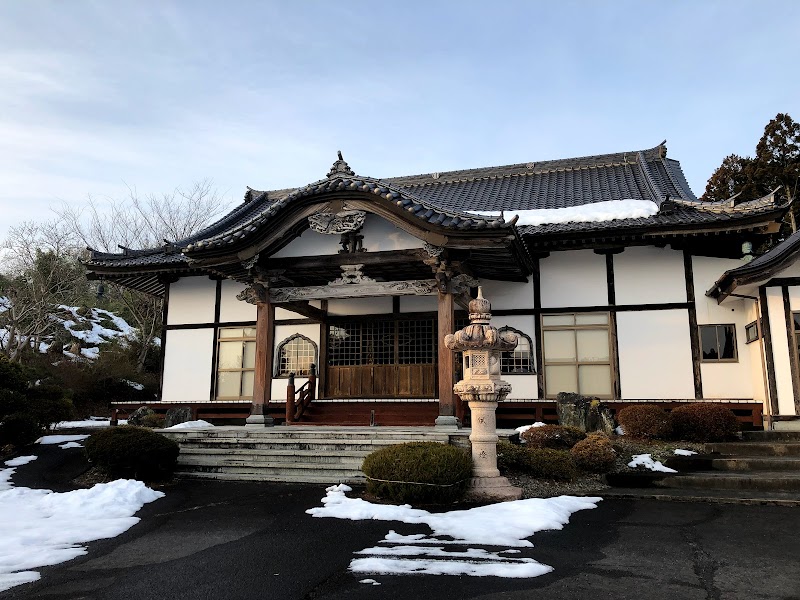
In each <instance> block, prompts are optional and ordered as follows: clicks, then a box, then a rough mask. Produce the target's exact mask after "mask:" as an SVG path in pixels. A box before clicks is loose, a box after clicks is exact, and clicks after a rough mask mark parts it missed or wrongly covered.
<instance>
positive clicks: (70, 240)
mask: <svg viewBox="0 0 800 600" xmlns="http://www.w3.org/2000/svg"><path fill="white" fill-rule="evenodd" d="M0 248H2V252H3V256H4V265H3V271H4V273H3V274H2V275H0V328H2V329H3V332H2V339H0V351H2V353H3V354H5V355H6V356H7V357H8V358H9V359H11V360H14V361H19V360H21V359H22V357H23V356H24V354H25V352H26V351H27V350H29V349H31V348H37V347H38V345H39V343H40V342H41V341H43V339H44V338H45V337H47V336H50V335H52V334H53V333H54V332H55V331H57V330H58V329H59V328H60V324H59V322H58V321H56V320H55V319H54V318H53V313H54V308H55V306H56V305H58V304H77V303H78V301H79V300H80V299H81V298H85V296H86V293H87V290H88V287H89V286H88V283H87V282H86V280H85V279H84V278H83V277H82V273H83V270H82V268H81V266H80V263H79V262H78V254H79V250H78V246H77V245H76V239H75V237H74V235H73V234H72V232H71V231H70V230H69V229H68V228H67V227H64V225H63V223H61V222H60V221H58V220H52V221H47V222H45V223H34V222H24V223H21V224H19V225H17V226H15V227H12V228H11V229H10V230H9V233H8V237H7V238H6V240H5V241H4V242H3V244H2V246H0Z"/></svg>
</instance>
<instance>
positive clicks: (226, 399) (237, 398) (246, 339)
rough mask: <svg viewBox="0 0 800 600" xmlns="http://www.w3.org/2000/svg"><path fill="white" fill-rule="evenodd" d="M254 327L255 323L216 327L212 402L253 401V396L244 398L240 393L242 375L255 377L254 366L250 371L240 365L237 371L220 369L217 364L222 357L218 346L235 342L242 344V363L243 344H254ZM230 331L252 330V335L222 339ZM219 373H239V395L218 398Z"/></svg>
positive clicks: (234, 369) (243, 354) (228, 368)
mask: <svg viewBox="0 0 800 600" xmlns="http://www.w3.org/2000/svg"><path fill="white" fill-rule="evenodd" d="M256 325H257V324H256V323H253V324H252V325H239V326H236V327H218V328H217V339H216V344H217V347H216V350H217V354H216V358H215V360H216V364H215V365H214V368H215V371H214V399H213V402H237V401H243V400H250V401H252V400H253V395H252V394H250V395H249V396H244V395H242V393H241V392H242V383H243V382H244V373H249V372H252V373H253V377H255V370H256V368H255V365H253V368H252V369H251V368H249V367H248V368H245V367H244V365H242V366H241V367H239V368H238V369H237V368H232V367H226V368H220V366H219V362H220V357H221V356H222V353H221V352H220V346H221V345H222V344H223V343H228V342H237V341H239V342H242V361H244V356H245V352H244V346H245V344H246V343H248V342H252V343H253V344H255V343H256ZM230 329H240V330H242V332H244V330H245V329H252V330H253V335H252V336H245V335H242V336H241V337H222V332H223V331H226V330H230ZM220 373H239V374H240V375H239V395H238V396H222V397H220V395H219V379H220V377H219V374H220Z"/></svg>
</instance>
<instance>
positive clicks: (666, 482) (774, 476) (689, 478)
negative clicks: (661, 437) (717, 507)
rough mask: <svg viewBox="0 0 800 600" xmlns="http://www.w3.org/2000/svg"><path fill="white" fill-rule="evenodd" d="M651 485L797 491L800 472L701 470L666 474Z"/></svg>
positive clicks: (799, 483) (799, 484)
mask: <svg viewBox="0 0 800 600" xmlns="http://www.w3.org/2000/svg"><path fill="white" fill-rule="evenodd" d="M653 485H654V486H655V487H663V488H692V489H706V490H749V491H751V492H752V491H782V492H797V491H800V473H787V472H785V471H759V472H757V473H752V472H744V473H742V472H724V471H716V472H703V473H691V474H683V475H673V476H666V477H663V478H661V479H657V480H655V481H653Z"/></svg>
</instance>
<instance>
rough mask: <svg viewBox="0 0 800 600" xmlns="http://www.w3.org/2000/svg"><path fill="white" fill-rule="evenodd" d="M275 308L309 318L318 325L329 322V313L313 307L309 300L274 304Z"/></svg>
mask: <svg viewBox="0 0 800 600" xmlns="http://www.w3.org/2000/svg"><path fill="white" fill-rule="evenodd" d="M272 304H273V305H274V306H277V307H278V308H285V309H286V310H290V311H292V312H295V313H297V314H299V315H303V316H304V317H308V318H309V319H312V320H314V321H316V322H318V323H324V322H325V321H326V320H327V316H328V313H327V312H326V311H324V310H320V309H318V308H317V307H315V306H311V304H309V302H308V300H296V301H294V302H273V303H272Z"/></svg>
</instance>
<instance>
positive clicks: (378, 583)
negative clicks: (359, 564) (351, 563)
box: [358, 579, 380, 585]
mask: <svg viewBox="0 0 800 600" xmlns="http://www.w3.org/2000/svg"><path fill="white" fill-rule="evenodd" d="M358 583H366V584H369V585H380V582H378V581H375V580H374V579H361V580H360V581H359V582H358Z"/></svg>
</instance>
